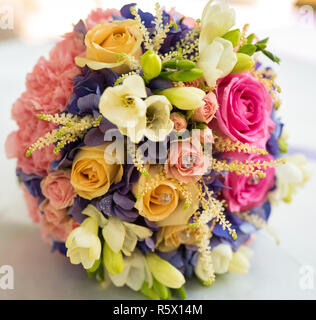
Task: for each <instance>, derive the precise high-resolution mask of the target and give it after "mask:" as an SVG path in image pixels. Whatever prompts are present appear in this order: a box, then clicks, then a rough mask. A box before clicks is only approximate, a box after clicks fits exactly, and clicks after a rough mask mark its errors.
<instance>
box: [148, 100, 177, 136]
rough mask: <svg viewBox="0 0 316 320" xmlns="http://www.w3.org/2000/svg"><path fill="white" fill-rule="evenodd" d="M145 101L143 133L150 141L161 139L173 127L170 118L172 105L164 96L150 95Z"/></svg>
mask: <svg viewBox="0 0 316 320" xmlns="http://www.w3.org/2000/svg"><path fill="white" fill-rule="evenodd" d="M145 103H146V107H147V109H146V129H145V130H144V135H145V136H146V137H147V138H148V139H149V140H151V141H163V140H164V139H165V138H166V136H167V135H168V134H169V133H170V132H171V131H172V129H173V122H172V121H171V120H170V111H171V109H172V106H171V104H170V102H169V100H168V99H167V98H166V97H164V96H151V97H149V98H147V99H146V100H145Z"/></svg>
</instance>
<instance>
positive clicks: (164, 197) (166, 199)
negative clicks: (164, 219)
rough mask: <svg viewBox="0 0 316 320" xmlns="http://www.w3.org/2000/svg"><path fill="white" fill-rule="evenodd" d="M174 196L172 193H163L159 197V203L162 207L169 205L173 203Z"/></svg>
mask: <svg viewBox="0 0 316 320" xmlns="http://www.w3.org/2000/svg"><path fill="white" fill-rule="evenodd" d="M171 200H172V196H171V194H170V193H165V192H163V193H162V194H160V195H159V197H158V202H159V203H160V204H162V205H167V204H169V203H170V202H171Z"/></svg>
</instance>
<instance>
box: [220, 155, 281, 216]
mask: <svg viewBox="0 0 316 320" xmlns="http://www.w3.org/2000/svg"><path fill="white" fill-rule="evenodd" d="M226 155H227V156H228V157H231V158H232V160H238V161H246V160H249V161H255V162H257V161H258V160H261V161H262V160H265V161H270V160H272V159H273V157H272V156H271V155H268V156H262V155H261V156H259V155H255V154H251V155H249V154H244V153H238V152H236V153H233V152H230V153H227V154H226ZM265 173H266V177H265V178H263V179H259V178H258V179H257V178H253V177H246V176H244V175H237V174H236V173H234V172H230V173H228V174H227V176H226V177H225V185H226V186H228V187H230V188H231V189H226V188H223V195H224V198H225V199H226V201H227V203H228V209H229V210H230V211H231V212H234V213H235V212H242V211H245V210H249V209H252V208H255V207H258V206H260V205H261V204H262V203H263V202H264V201H265V200H266V199H267V193H268V191H269V190H270V189H271V188H272V187H273V185H274V175H275V169H274V168H267V169H266V170H265Z"/></svg>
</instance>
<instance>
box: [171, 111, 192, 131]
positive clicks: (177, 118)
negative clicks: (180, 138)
mask: <svg viewBox="0 0 316 320" xmlns="http://www.w3.org/2000/svg"><path fill="white" fill-rule="evenodd" d="M170 120H171V121H172V122H173V130H175V131H177V132H180V131H184V130H185V129H186V128H187V125H188V124H187V120H186V119H185V116H183V115H181V114H179V113H177V112H173V113H171V115H170Z"/></svg>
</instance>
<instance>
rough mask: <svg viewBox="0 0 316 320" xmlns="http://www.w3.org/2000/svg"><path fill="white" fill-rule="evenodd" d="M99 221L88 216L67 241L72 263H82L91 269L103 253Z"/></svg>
mask: <svg viewBox="0 0 316 320" xmlns="http://www.w3.org/2000/svg"><path fill="white" fill-rule="evenodd" d="M98 228H99V226H98V221H97V220H96V219H95V218H91V217H89V218H86V219H85V220H84V221H83V223H82V224H81V225H80V227H78V228H76V229H74V230H73V231H72V232H71V233H70V234H69V236H68V238H67V241H66V248H67V249H68V250H67V257H69V258H70V262H71V263H72V264H79V263H82V265H83V267H84V268H85V269H90V268H91V267H92V266H93V265H94V263H95V261H96V260H98V259H99V258H100V255H101V241H100V239H99V237H98Z"/></svg>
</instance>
